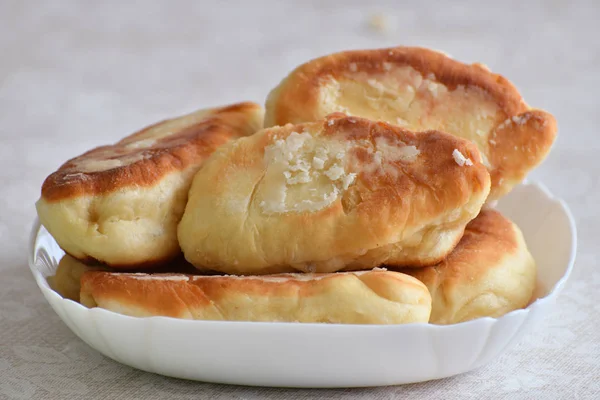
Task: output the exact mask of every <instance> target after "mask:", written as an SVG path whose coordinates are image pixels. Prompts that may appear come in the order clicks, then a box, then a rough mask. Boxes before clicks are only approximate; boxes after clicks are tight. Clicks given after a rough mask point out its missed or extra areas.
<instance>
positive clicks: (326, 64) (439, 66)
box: [275, 47, 528, 125]
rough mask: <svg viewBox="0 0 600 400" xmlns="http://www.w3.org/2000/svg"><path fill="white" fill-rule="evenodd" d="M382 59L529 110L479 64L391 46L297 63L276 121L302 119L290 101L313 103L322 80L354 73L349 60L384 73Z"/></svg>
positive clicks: (514, 110) (511, 108) (506, 106)
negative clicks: (291, 114) (298, 116)
mask: <svg viewBox="0 0 600 400" xmlns="http://www.w3.org/2000/svg"><path fill="white" fill-rule="evenodd" d="M384 63H393V64H396V65H397V66H398V65H406V66H410V67H412V68H414V69H415V70H417V71H419V72H420V73H421V74H422V75H423V76H427V75H428V74H434V75H435V77H436V80H437V81H439V82H441V83H442V84H444V85H445V86H447V87H448V88H450V89H455V88H456V87H457V86H459V85H463V86H477V87H479V88H481V89H483V90H484V91H485V92H487V93H489V94H490V95H491V96H492V97H493V98H494V100H495V101H496V103H497V104H498V105H499V106H500V108H502V110H503V111H504V112H505V113H506V114H507V115H509V116H513V115H517V114H519V113H521V112H524V111H527V110H528V107H527V104H525V102H524V101H523V98H522V97H521V95H520V94H519V92H518V90H517V88H516V87H515V86H514V85H513V84H512V83H510V82H509V81H508V80H507V79H506V78H504V77H503V76H501V75H498V74H494V73H492V72H490V71H489V70H487V69H486V68H485V67H483V66H481V65H480V64H472V65H468V64H464V63H462V62H460V61H457V60H454V59H452V58H450V57H447V56H446V55H444V54H442V53H439V52H436V51H433V50H429V49H425V48H420V47H391V48H384V49H375V50H354V51H345V52H340V53H335V54H331V55H328V56H324V57H320V58H317V59H315V60H312V61H309V62H307V63H306V64H303V65H301V66H299V67H298V68H296V69H295V70H294V71H293V72H292V73H291V74H290V76H293V77H294V78H293V82H289V83H290V84H292V85H293V86H294V88H295V90H283V91H282V93H281V94H280V97H279V99H278V100H277V103H276V104H275V107H276V112H275V116H276V120H275V123H276V124H279V125H280V124H284V123H288V122H292V123H297V122H304V121H295V120H294V118H293V117H292V116H290V114H289V113H288V111H289V110H291V105H293V104H298V105H301V106H302V107H304V106H303V105H304V104H307V105H314V104H315V102H316V101H317V99H318V97H319V96H318V94H319V90H320V87H321V86H322V82H323V81H324V80H326V79H329V78H334V79H340V78H343V76H344V75H346V74H351V73H353V72H352V71H351V70H350V64H355V65H356V68H357V71H362V72H366V73H385V72H386V71H385V69H384ZM298 89H299V90H298Z"/></svg>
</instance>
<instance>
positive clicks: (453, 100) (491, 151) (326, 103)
mask: <svg viewBox="0 0 600 400" xmlns="http://www.w3.org/2000/svg"><path fill="white" fill-rule="evenodd" d="M337 111H340V112H344V113H347V114H351V115H357V116H361V117H366V118H370V119H375V120H382V121H387V122H389V123H392V124H397V125H400V126H404V127H406V128H408V129H411V130H427V129H436V130H440V131H444V132H448V133H452V134H453V135H457V136H460V137H463V138H466V139H468V140H471V141H473V142H474V143H475V144H476V145H477V147H478V148H479V150H480V152H481V154H482V156H483V157H484V163H485V164H486V165H487V167H488V169H489V171H490V174H491V177H492V189H491V192H490V199H492V200H493V199H497V198H499V197H501V196H502V195H503V194H505V193H507V192H509V191H510V190H511V188H512V187H513V186H515V185H516V184H518V183H519V182H521V181H522V180H523V178H524V177H525V175H526V174H527V172H529V171H530V170H531V169H532V168H534V167H535V166H537V165H538V164H539V163H540V162H542V160H543V159H544V158H545V157H546V155H547V154H548V152H549V151H550V148H551V146H552V143H553V142H554V139H555V137H556V130H557V127H556V121H555V119H554V117H553V116H552V115H550V114H549V113H547V112H545V111H542V110H536V109H532V108H530V107H529V106H528V105H527V104H526V103H525V101H524V100H523V98H522V97H521V95H520V94H519V92H518V91H517V89H516V88H515V87H514V86H513V85H512V84H511V83H510V82H509V81H508V80H507V79H505V78H504V77H502V76H500V75H497V74H494V73H492V72H490V71H489V69H488V68H487V67H485V66H484V65H482V64H472V65H467V64H463V63H461V62H459V61H456V60H453V59H451V58H450V57H448V56H446V55H444V54H442V53H439V52H436V51H432V50H427V49H423V48H411V47H396V48H389V49H377V50H359V51H347V52H342V53H337V54H332V55H329V56H326V57H321V58H318V59H315V60H312V61H310V62H308V63H306V64H303V65H301V66H299V67H298V68H296V69H295V70H294V71H293V72H291V73H290V74H289V75H288V76H287V77H286V78H285V79H284V80H283V81H282V82H281V84H280V85H279V86H278V87H276V88H275V89H274V90H273V91H272V92H271V93H270V95H269V97H268V99H267V106H266V115H265V126H273V125H284V124H286V123H300V122H307V121H316V120H318V119H321V118H322V117H323V116H325V115H327V114H329V113H331V112H337Z"/></svg>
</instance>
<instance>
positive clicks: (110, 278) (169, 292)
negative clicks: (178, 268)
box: [81, 270, 431, 324]
mask: <svg viewBox="0 0 600 400" xmlns="http://www.w3.org/2000/svg"><path fill="white" fill-rule="evenodd" d="M81 303H82V304H83V305H85V306H87V307H101V308H105V309H107V310H110V311H114V312H118V313H121V314H126V315H130V316H135V317H150V316H167V317H175V318H184V319H196V320H222V321H266V322H326V323H345V324H404V323H410V322H427V320H428V319H429V313H430V311H431V297H430V295H429V292H428V291H427V288H426V287H425V286H424V285H423V284H422V283H421V282H419V281H418V280H416V279H414V278H412V277H410V276H408V275H405V274H401V273H397V272H390V271H382V270H375V271H367V272H358V273H336V274H281V275H272V276H265V277H257V276H253V277H249V276H248V277H237V276H189V275H181V274H158V275H149V274H123V273H108V272H88V273H86V274H84V275H83V278H82V286H81Z"/></svg>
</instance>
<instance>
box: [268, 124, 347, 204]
mask: <svg viewBox="0 0 600 400" xmlns="http://www.w3.org/2000/svg"><path fill="white" fill-rule="evenodd" d="M347 147H348V144H347V143H344V142H341V141H340V142H335V141H327V142H320V141H318V140H317V139H315V138H313V137H312V136H311V134H310V133H308V132H302V133H298V132H292V133H291V134H290V135H289V136H288V137H287V138H286V139H285V140H284V139H277V140H275V142H274V143H273V144H272V145H270V146H268V147H267V148H266V149H265V163H266V164H267V168H268V169H269V168H271V169H272V170H273V171H280V170H282V172H280V173H281V174H282V175H283V178H284V180H283V181H282V184H281V186H279V187H278V189H277V191H275V192H274V193H275V194H276V196H270V197H268V200H263V201H261V202H260V203H259V206H260V207H261V209H262V210H263V212H265V213H285V212H306V211H317V210H320V209H322V208H324V207H327V206H328V205H330V204H331V203H333V202H334V201H335V200H336V199H337V197H338V196H339V195H340V194H341V193H342V192H343V191H344V190H346V189H348V187H349V186H350V185H351V184H352V183H353V182H354V180H355V179H356V174H355V173H348V172H346V170H345V168H344V161H345V156H346V148H347ZM323 178H327V181H326V182H324V181H323ZM275 179H276V177H275ZM302 185H308V186H306V187H305V189H303V188H302ZM318 188H319V189H321V190H318ZM290 191H293V192H294V193H295V194H296V195H295V196H294V197H295V198H294V199H293V202H291V201H290V200H292V199H291V198H288V197H289V194H290ZM296 197H298V198H296Z"/></svg>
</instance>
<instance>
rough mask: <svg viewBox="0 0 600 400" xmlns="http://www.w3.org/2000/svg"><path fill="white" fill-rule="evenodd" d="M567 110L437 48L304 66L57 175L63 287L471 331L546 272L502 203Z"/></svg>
mask: <svg viewBox="0 0 600 400" xmlns="http://www.w3.org/2000/svg"><path fill="white" fill-rule="evenodd" d="M555 137H556V121H555V119H554V118H553V117H552V115H550V114H548V113H546V112H544V111H541V110H537V109H532V108H530V107H529V106H528V105H527V104H526V103H525V101H524V100H523V99H522V98H521V96H520V95H519V93H518V91H517V89H516V88H515V87H514V86H513V85H512V84H511V83H510V82H509V81H508V80H506V79H505V78H503V77H502V76H500V75H497V74H494V73H492V72H490V70H489V69H488V68H487V67H485V66H484V65H482V64H472V65H467V64H463V63H461V62H459V61H456V60H453V59H451V58H450V57H448V56H447V55H444V54H442V53H439V52H436V51H432V50H427V49H423V48H409V47H397V48H389V49H377V50H364V51H348V52H343V53H337V54H332V55H329V56H326V57H322V58H318V59H315V60H312V61H309V62H307V63H306V64H303V65H301V66H299V67H298V68H296V69H295V70H294V71H292V72H291V73H290V74H289V75H288V76H287V77H286V78H285V79H284V80H283V81H282V82H281V83H280V84H279V86H277V87H276V88H275V89H273V90H272V91H271V93H270V94H269V96H268V99H267V101H266V107H265V109H264V110H263V108H262V107H261V106H260V105H257V104H254V103H248V102H246V103H239V104H235V105H230V106H225V107H217V108H212V109H207V110H201V111H197V112H195V113H192V114H189V115H186V116H183V117H179V118H175V119H171V120H167V121H163V122H160V123H157V124H154V125H151V126H149V127H147V128H145V129H143V130H141V131H139V132H137V133H135V134H133V135H131V136H128V137H126V138H124V139H123V140H121V141H119V142H117V143H116V144H113V145H108V146H102V147H98V148H96V149H93V150H91V151H89V152H87V153H84V154H82V155H81V156H79V157H76V158H73V159H71V160H69V161H68V162H67V163H65V164H64V165H62V166H61V167H60V168H59V169H58V170H57V171H56V172H54V173H53V174H51V175H50V176H49V177H48V178H47V179H46V180H45V182H44V184H43V186H42V194H41V198H40V200H39V201H38V202H37V204H36V206H37V211H38V215H39V218H40V220H41V222H42V224H43V225H44V226H45V228H46V229H47V230H48V231H49V232H50V233H51V234H52V236H53V237H54V239H55V240H56V242H57V243H58V244H59V245H60V247H61V248H62V249H63V250H64V251H65V253H66V255H65V256H64V258H63V259H62V260H61V262H60V264H59V267H58V270H57V272H56V275H55V276H53V277H51V278H50V283H51V286H52V287H53V288H54V289H55V290H56V291H57V292H59V293H60V294H61V295H63V296H64V297H66V298H70V299H72V300H75V301H79V302H80V303H81V304H83V305H84V306H86V307H101V308H105V309H108V310H111V311H114V312H118V313H122V314H126V315H131V316H139V317H145V316H169V317H175V318H185V319H197V320H230V321H273V322H324V323H354V324H402V323H411V322H430V323H434V324H452V323H458V322H462V321H467V320H470V319H473V318H479V317H484V316H491V317H498V316H501V315H503V314H505V313H507V312H509V311H512V310H515V309H518V308H522V307H524V306H526V305H527V304H528V302H529V301H530V299H531V297H532V294H533V290H534V286H535V281H536V265H535V262H534V260H533V258H532V256H531V254H530V253H529V251H528V249H527V245H526V243H525V241H524V239H523V235H522V234H521V232H520V230H519V228H518V227H517V226H516V225H515V224H514V223H513V222H511V221H510V220H508V219H507V218H506V217H504V216H503V215H501V214H500V213H499V212H497V211H495V210H494V209H493V204H494V202H495V201H496V200H498V199H499V198H501V197H502V196H503V195H505V194H506V193H508V192H510V190H511V189H512V188H513V187H514V186H515V185H517V184H518V183H519V182H521V181H522V180H523V179H524V178H525V176H526V175H527V173H528V172H529V171H531V170H532V169H533V168H534V167H536V166H537V165H538V164H540V163H541V162H542V160H543V159H544V158H545V157H546V155H547V154H548V152H549V151H550V148H551V146H552V143H553V141H554V139H555Z"/></svg>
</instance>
